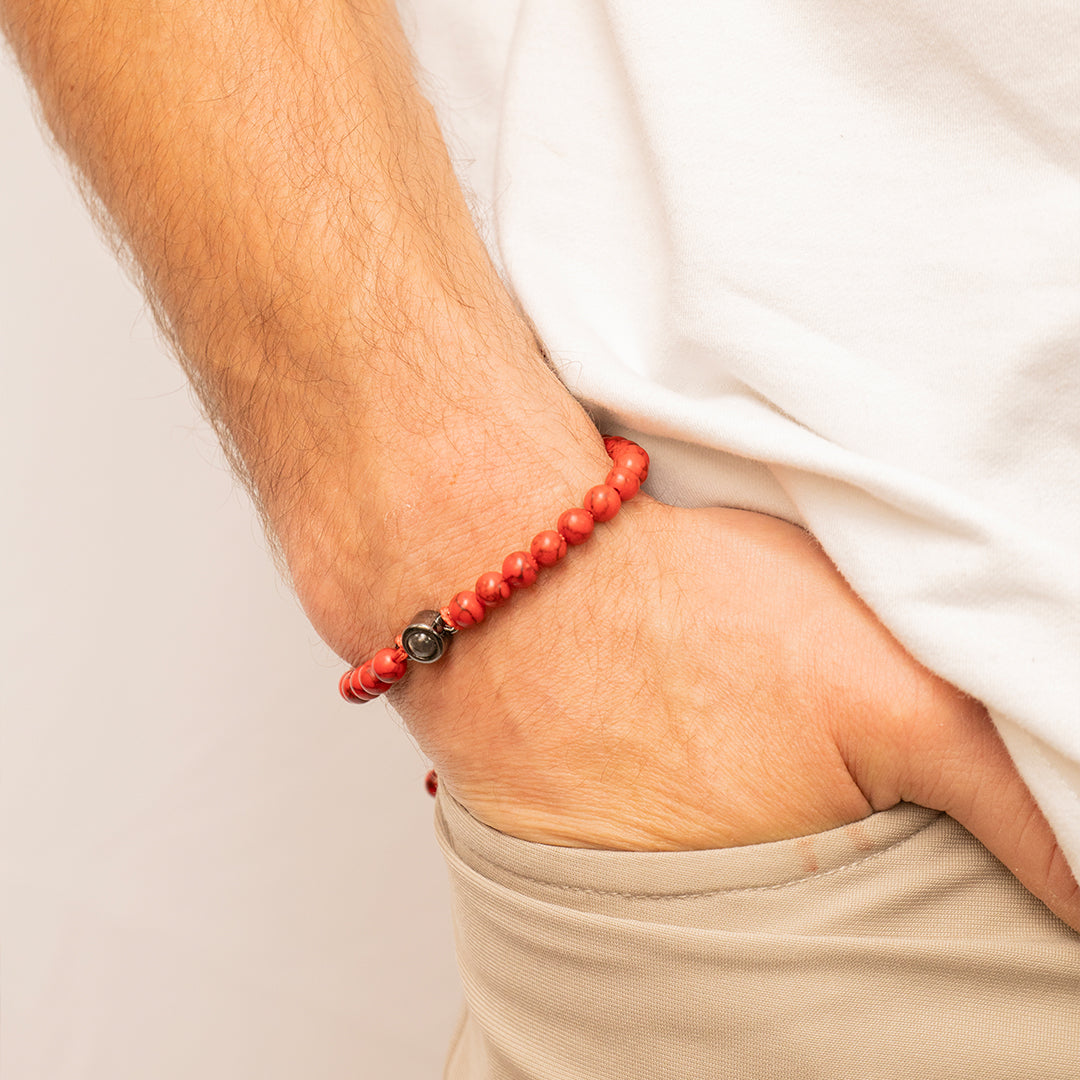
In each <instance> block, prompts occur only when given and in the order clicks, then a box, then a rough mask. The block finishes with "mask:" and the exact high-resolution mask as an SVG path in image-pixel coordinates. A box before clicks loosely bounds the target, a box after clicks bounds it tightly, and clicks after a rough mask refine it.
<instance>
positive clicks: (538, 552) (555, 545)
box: [529, 529, 566, 566]
mask: <svg viewBox="0 0 1080 1080" xmlns="http://www.w3.org/2000/svg"><path fill="white" fill-rule="evenodd" d="M529 554H531V555H532V557H533V558H534V559H535V560H536V561H537V562H538V563H539V564H540V565H541V566H554V565H555V564H556V563H557V562H558V561H559V560H560V559H561V558H562V557H563V556H564V555H565V554H566V541H565V540H564V539H563V538H562V537H561V536H560V535H559V534H558V533H557V532H556V531H555V530H554V529H545V530H544V531H543V532H540V533H537V534H536V535H535V536H534V537H533V538H532V543H531V544H530V545H529Z"/></svg>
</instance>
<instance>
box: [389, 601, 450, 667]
mask: <svg viewBox="0 0 1080 1080" xmlns="http://www.w3.org/2000/svg"><path fill="white" fill-rule="evenodd" d="M455 629H456V627H449V626H447V625H446V623H444V622H443V620H442V616H441V615H440V614H439V613H438V612H437V611H430V610H428V611H419V612H417V613H416V614H415V615H414V616H413V618H412V622H410V623H409V625H408V626H406V627H405V629H404V630H402V631H401V647H402V648H403V649H404V650H405V652H407V653H408V654H409V659H410V660H415V661H416V662H417V663H418V664H434V663H435V661H436V660H438V659H439V657H441V656H442V654H443V653H444V652H446V646H447V644H448V642H449V641H450V635H451V634H452V633H454V630H455Z"/></svg>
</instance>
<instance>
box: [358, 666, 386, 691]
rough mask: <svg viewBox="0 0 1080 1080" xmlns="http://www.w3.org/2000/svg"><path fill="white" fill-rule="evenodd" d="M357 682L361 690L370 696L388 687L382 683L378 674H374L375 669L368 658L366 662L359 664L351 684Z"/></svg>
mask: <svg viewBox="0 0 1080 1080" xmlns="http://www.w3.org/2000/svg"><path fill="white" fill-rule="evenodd" d="M357 683H359V684H360V688H361V689H362V690H364V691H365V692H366V693H368V694H371V695H372V696H374V695H376V694H381V693H382V692H383V691H384V690H386V689H387V687H388V684H387V683H384V682H383V681H382V680H381V679H380V678H379V676H378V675H376V674H375V669H374V668H373V667H372V666H371V661H370V660H369V661H368V662H367V663H366V664H362V665H361V666H360V670H359V673H358V674H357V677H356V680H355V682H354V683H353V686H355V685H356V684H357Z"/></svg>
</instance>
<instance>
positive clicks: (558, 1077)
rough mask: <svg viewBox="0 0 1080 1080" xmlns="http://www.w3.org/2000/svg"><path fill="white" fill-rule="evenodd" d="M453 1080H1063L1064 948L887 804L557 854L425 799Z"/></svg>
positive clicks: (1071, 947)
mask: <svg viewBox="0 0 1080 1080" xmlns="http://www.w3.org/2000/svg"><path fill="white" fill-rule="evenodd" d="M436 827H437V831H438V835H439V839H440V843H441V844H442V846H443V850H444V852H445V854H446V858H447V862H448V865H449V869H450V880H451V887H452V892H453V903H454V918H455V929H456V934H457V948H458V956H459V961H460V965H461V973H462V979H463V982H464V987H465V997H466V1011H465V1016H464V1018H463V1020H462V1024H461V1026H460V1028H459V1031H458V1034H457V1036H456V1038H455V1041H454V1044H453V1046H452V1048H451V1052H450V1058H449V1062H448V1064H447V1071H446V1076H447V1077H448V1078H449V1080H495V1078H500V1080H502V1078H510V1077H513V1078H515V1080H516V1078H526V1077H527V1078H529V1080H533V1078H535V1080H564V1078H565V1080H599V1078H604V1080H609V1078H610V1080H638V1078H641V1080H659V1078H667V1077H672V1078H675V1077H678V1078H687V1080H689V1078H697V1077H701V1078H705V1077H708V1078H710V1080H717V1078H732V1080H758V1078H761V1080H766V1078H767V1080H804V1078H806V1080H809V1078H815V1080H816V1078H821V1080H877V1078H886V1077H888V1078H901V1077H903V1078H905V1080H909V1078H917V1080H938V1078H941V1080H944V1078H946V1077H948V1078H950V1080H957V1078H971V1080H1006V1078H1008V1080H1080V934H1076V933H1075V932H1074V931H1072V930H1070V929H1069V928H1068V927H1066V926H1065V925H1064V924H1063V923H1061V922H1060V921H1059V920H1058V919H1056V918H1055V917H1054V916H1053V915H1051V914H1050V912H1049V911H1047V909H1046V908H1045V907H1044V906H1043V905H1042V904H1041V903H1040V902H1039V901H1037V900H1035V899H1034V898H1033V897H1032V896H1031V895H1030V894H1029V893H1027V892H1026V891H1025V890H1024V889H1023V888H1022V887H1021V886H1020V885H1019V884H1018V883H1017V882H1016V880H1015V879H1014V878H1013V877H1012V875H1011V874H1009V872H1008V871H1007V870H1006V869H1005V868H1004V867H1003V866H1002V865H1001V864H1000V863H999V862H997V860H996V859H994V857H993V856H991V855H990V854H989V853H988V852H987V851H986V849H985V848H983V847H982V845H981V844H979V843H978V842H977V841H976V840H974V839H973V838H972V837H971V836H970V835H969V834H968V833H967V832H966V831H965V830H964V829H963V828H961V827H960V826H959V825H957V824H956V823H955V822H954V821H952V820H951V819H950V818H948V817H946V816H944V815H942V814H938V813H936V812H935V811H931V810H925V809H922V808H921V807H916V806H910V805H901V806H898V807H896V808H894V809H892V810H888V811H886V812H884V813H880V814H875V815H873V816H872V817H870V818H867V819H866V820H865V821H861V822H859V823H858V824H855V825H849V826H847V827H845V828H842V829H835V830H832V831H830V832H826V833H822V834H820V835H817V836H809V837H803V838H800V839H797V840H788V841H782V842H780V843H774V844H763V845H757V846H753V847H744V848H732V849H728V850H723V851H697V852H662V853H638V852H633V853H624V852H609V851H587V850H580V849H570V848H553V847H546V846H543V845H539V844H531V843H527V842H525V841H522V840H517V839H514V838H512V837H508V836H504V835H503V834H501V833H498V832H495V831H494V830H492V829H489V828H488V827H487V826H485V825H482V824H480V823H479V822H478V821H476V820H475V819H474V818H472V817H471V816H470V815H469V814H468V813H467V812H466V811H465V810H464V809H463V808H462V807H461V806H459V805H458V804H457V803H455V802H454V801H453V799H451V798H450V797H448V796H447V795H446V794H445V793H440V795H439V799H438V802H437V804H436Z"/></svg>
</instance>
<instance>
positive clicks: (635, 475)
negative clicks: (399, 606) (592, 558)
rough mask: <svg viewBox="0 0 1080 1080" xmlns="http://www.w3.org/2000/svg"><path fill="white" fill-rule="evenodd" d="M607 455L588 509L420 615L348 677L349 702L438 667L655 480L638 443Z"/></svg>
mask: <svg viewBox="0 0 1080 1080" xmlns="http://www.w3.org/2000/svg"><path fill="white" fill-rule="evenodd" d="M604 449H605V450H606V451H607V452H608V456H609V457H610V458H611V462H612V468H611V471H610V472H609V473H608V474H607V478H606V479H605V480H604V482H603V483H602V484H597V485H596V487H593V488H590V489H589V490H588V491H587V492H586V493H585V498H584V499H582V502H583V503H584V505H583V506H575V507H572V508H571V509H569V510H566V511H564V512H563V514H562V515H561V516H560V517H559V520H558V523H557V524H556V526H555V528H554V529H545V530H544V531H543V532H539V533H537V534H536V536H534V537H533V539H532V543H531V544H530V545H529V550H528V551H512V552H511V553H510V554H509V555H507V556H506V558H505V559H504V560H503V564H502V571H501V572H500V571H498V570H489V571H488V572H487V573H486V574H481V575H480V577H479V578H478V579H477V582H476V585H475V586H474V588H473V589H472V590H466V591H465V592H459V593H458V594H457V595H456V596H455V597H454V598H453V599H452V600H451V601H450V603H449V604H447V605H446V606H445V607H442V608H439V610H438V611H435V610H425V611H421V612H419V613H417V615H416V616H415V617H414V618H413V620H412V622H410V623H409V625H408V626H406V627H405V629H404V630H402V632H401V633H400V634H398V636H397V637H396V638H395V639H394V647H393V648H385V649H380V650H379V651H378V652H377V653H376V654H375V655H374V656H372V657H371V658H370V659H368V660H365V661H364V663H362V664H358V665H357V666H356V667H354V668H353V669H352V670H351V671H347V672H345V674H344V675H342V677H341V682H340V683H339V689H340V690H341V696H342V697H343V698H344V699H345V700H346V701H352V702H363V701H371V700H373V699H374V698H377V697H378V696H379V695H380V694H382V693H385V692H386V691H387V690H389V689H390V687H391V686H392V685H393V684H394V683H396V682H397V681H398V680H399V679H400V678H401V677H402V676H403V675H404V674H405V672H406V671H407V670H408V666H409V661H410V660H415V661H416V662H417V663H418V664H433V663H434V662H435V661H436V660H438V659H439V658H440V657H441V656H442V655H443V654H444V653H445V652H446V646H447V645H448V644H449V641H450V638H451V637H452V636H453V635H454V634H456V633H457V632H458V631H459V630H465V629H467V628H468V627H470V626H475V625H476V624H477V623H480V622H483V621H484V614H485V612H486V610H487V609H488V608H494V607H498V606H499V605H500V604H504V603H506V601H507V600H509V599H510V597H511V595H512V594H513V591H514V590H515V589H527V588H528V587H529V586H530V585H532V584H533V582H534V581H536V578H537V575H538V574H539V573H540V571H541V569H543V568H545V567H548V566H554V565H555V564H556V563H557V562H558V561H559V560H560V559H561V558H562V557H563V556H564V555H565V554H566V550H567V545H570V546H576V545H578V544H583V543H585V541H586V540H588V539H589V537H590V536H591V535H592V531H593V524H594V523H595V522H597V521H610V520H611V519H612V518H613V517H614V516H615V515H616V514H617V513H618V512H619V508H620V507H621V506H622V504H623V503H624V502H626V500H627V499H632V498H633V497H634V496H635V495H636V494H637V492H638V488H639V487H640V486H641V484H642V483H643V482H644V480H645V478H646V477H647V476H648V475H649V455H648V454H646V453H645V451H644V450H642V449H641V447H640V446H638V445H637V443H633V442H631V441H630V440H629V439H623V438H620V437H617V436H607V437H605V439H604Z"/></svg>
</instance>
